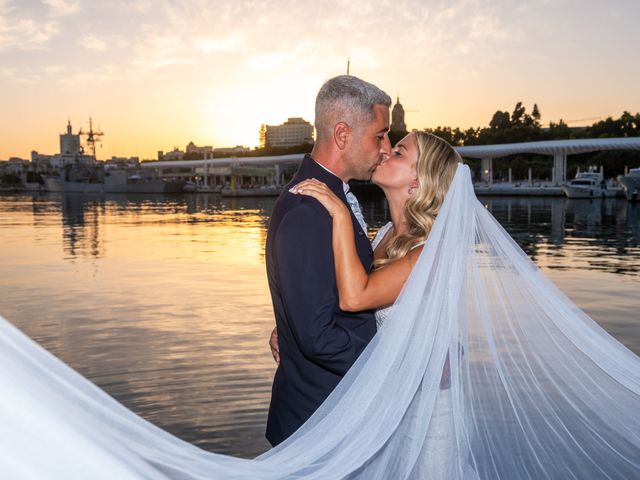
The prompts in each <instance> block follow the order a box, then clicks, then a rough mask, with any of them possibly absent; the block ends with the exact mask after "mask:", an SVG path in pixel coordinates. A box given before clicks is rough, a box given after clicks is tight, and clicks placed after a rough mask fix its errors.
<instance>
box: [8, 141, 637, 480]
mask: <svg viewBox="0 0 640 480" xmlns="http://www.w3.org/2000/svg"><path fill="white" fill-rule="evenodd" d="M374 180H375V181H376V182H377V183H378V184H379V185H380V186H381V187H382V188H383V190H384V191H385V194H386V195H387V196H388V200H389V206H390V210H391V218H392V222H391V223H390V224H389V225H387V226H386V227H385V228H383V229H382V230H381V232H380V233H379V234H378V237H377V238H376V246H377V248H376V250H375V265H376V266H377V268H376V269H375V270H374V271H373V273H371V274H368V273H367V272H365V271H364V270H363V269H362V268H360V269H358V268H353V267H354V264H353V252H352V251H351V250H350V247H349V245H350V244H351V245H353V241H352V240H351V242H349V240H350V236H353V231H352V230H350V228H351V227H346V225H342V224H343V223H344V221H343V216H344V213H345V212H344V211H343V210H341V208H342V207H340V208H339V206H337V205H336V202H335V201H334V199H333V198H332V197H331V196H330V195H328V194H327V193H326V190H325V189H324V187H323V185H322V184H320V183H319V182H315V181H307V182H303V183H302V184H299V185H297V186H296V187H294V191H295V192H297V193H299V194H302V195H310V196H313V197H315V198H317V199H318V200H319V201H320V202H321V203H322V204H323V205H324V206H325V207H326V208H327V209H328V210H329V212H330V213H331V214H332V215H333V219H334V227H333V228H334V235H333V242H334V252H335V263H336V272H337V276H338V287H339V291H340V300H341V306H342V307H343V308H346V309H360V308H364V307H363V306H367V307H380V308H379V310H378V313H377V319H378V322H379V323H380V329H379V334H377V335H376V336H375V337H374V338H373V340H372V341H371V342H370V344H369V346H368V347H367V348H366V349H365V351H364V352H363V353H362V354H361V355H360V357H359V358H358V360H357V361H356V363H355V364H354V366H353V367H352V368H351V369H350V370H349V372H348V373H347V374H346V376H345V377H344V378H343V380H342V381H341V382H340V384H339V385H338V386H337V387H336V389H335V390H334V391H333V392H332V394H331V395H330V396H329V397H328V398H327V400H326V401H325V402H324V403H323V404H322V405H321V406H320V408H319V409H318V410H317V411H316V413H315V414H314V415H313V416H312V417H311V418H310V419H309V420H308V421H307V422H306V423H305V424H304V425H303V426H302V427H301V428H300V429H299V430H297V431H296V432H295V433H294V434H293V435H292V436H291V437H290V438H289V439H287V440H286V441H284V442H283V443H281V444H280V445H278V446H277V447H276V448H274V449H272V450H270V451H268V452H266V453H265V454H263V455H261V456H259V457H257V458H256V459H253V460H245V459H239V458H233V457H227V456H223V455H217V454H212V453H209V452H205V451H203V450H201V449H199V448H197V447H195V446H193V445H191V444H188V443H186V442H183V441H181V440H179V439H177V438H176V437H173V436H172V435H170V434H168V433H167V432H164V431H163V430H161V429H159V428H157V427H155V426H154V425H152V424H150V423H148V422H146V421H145V420H143V419H142V418H140V417H138V416H136V415H135V414H133V413H132V412H131V411H129V410H127V409H126V408H124V407H123V406H122V405H120V404H118V403H117V402H116V401H115V400H113V399H112V398H111V397H109V396H108V395H107V394H105V393H104V392H103V391H101V390H100V389H99V388H97V387H96V386H94V385H93V384H91V383H90V382H89V381H87V380H86V379H84V378H83V377H82V376H80V375H79V374H78V373H76V372H74V371H73V370H72V369H70V368H69V367H67V366H66V365H64V364H63V363H62V362H61V361H60V360H58V359H56V358H55V357H54V356H52V355H51V354H49V353H48V352H46V351H45V350H43V349H42V348H41V347H39V346H38V345H37V344H35V343H34V342H32V341H31V340H29V339H28V338H27V337H26V336H24V335H23V334H22V333H20V332H19V331H18V330H17V329H15V328H14V327H12V326H11V325H10V324H9V323H8V322H6V321H4V320H1V319H0V388H1V389H2V390H1V392H0V425H2V426H3V429H2V435H0V478H11V479H21V478H38V479H39V478H47V479H58V478H60V479H76V478H77V479H88V478H90V479H100V478H105V479H106V478H109V479H113V478H118V479H128V478H132V479H134V478H136V479H137V478H149V479H156V478H157V479H164V478H172V479H175V478H177V479H212V478H214V479H284V478H291V479H293V478H305V479H306V478H315V479H337V478H367V479H369V478H378V479H392V478H393V479H420V478H441V479H455V478H464V479H466V478H481V479H519V478H535V479H537V478H575V479H587V478H588V479H592V478H607V479H610V478H620V479H627V478H638V477H639V476H640V417H639V416H638V415H637V412H638V408H639V407H640V359H639V358H638V357H637V356H635V355H634V354H633V353H631V352H630V351H629V350H627V349H626V348H625V347H624V346H622V345H621V344H620V343H618V342H617V341H616V340H614V339H613V338H612V337H611V336H609V335H608V334H607V333H606V332H605V331H604V330H602V329H601V328H600V327H599V326H598V325H597V324H596V323H595V322H594V321H593V320H592V319H590V318H589V317H588V316H587V315H585V314H584V313H583V312H582V311H581V310H580V309H579V308H577V307H576V306H575V305H574V304H573V303H572V302H571V301H570V300H569V299H568V298H567V297H565V296H564V295H563V294H562V293H561V292H560V291H559V290H558V289H557V288H556V287H555V286H554V285H553V284H552V283H551V282H550V281H549V280H547V279H546V278H545V277H544V275H543V274H542V273H541V272H540V271H539V270H538V269H537V268H536V266H535V265H534V264H533V263H532V262H531V261H530V260H529V258H528V257H527V256H526V254H525V253H524V252H523V251H522V250H521V249H520V248H519V247H518V246H517V245H516V244H515V242H513V240H512V239H511V238H510V237H509V235H508V234H507V233H506V232H505V231H504V230H503V229H502V227H501V226H500V225H499V224H498V223H497V222H496V221H495V219H494V218H493V217H492V216H491V214H490V213H489V212H488V211H487V210H486V209H485V208H484V207H483V206H482V204H480V203H479V202H478V201H477V199H476V198H475V195H474V192H473V185H472V183H471V176H470V172H469V169H468V167H467V166H465V165H463V164H461V163H459V157H458V156H457V154H456V153H455V151H454V150H453V149H452V148H451V147H450V146H449V145H447V144H446V143H445V142H444V141H442V140H440V139H438V138H436V137H434V136H432V135H428V134H424V133H415V134H410V135H409V136H408V137H406V138H405V139H403V140H402V141H401V142H399V144H398V145H397V146H396V147H395V148H394V150H393V153H392V155H391V156H390V157H389V158H388V159H385V160H384V161H382V162H381V163H380V164H379V165H378V167H377V169H376V172H375V175H374Z"/></svg>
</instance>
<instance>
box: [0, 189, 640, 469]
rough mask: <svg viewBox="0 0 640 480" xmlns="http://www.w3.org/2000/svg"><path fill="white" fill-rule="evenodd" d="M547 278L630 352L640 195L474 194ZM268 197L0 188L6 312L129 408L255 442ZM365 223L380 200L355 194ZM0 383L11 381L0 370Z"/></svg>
mask: <svg viewBox="0 0 640 480" xmlns="http://www.w3.org/2000/svg"><path fill="white" fill-rule="evenodd" d="M480 200H481V201H482V203H483V204H485V206H486V207H487V208H488V209H489V210H490V211H491V212H492V213H493V214H494V215H495V216H496V217H497V218H498V220H499V221H500V222H501V223H502V224H503V225H504V226H505V228H506V229H507V230H508V231H509V232H510V233H511V235H512V236H513V237H514V238H515V240H516V241H517V242H518V244H519V245H520V246H521V247H522V248H523V249H524V250H525V251H526V252H527V254H528V255H530V256H531V258H532V259H533V260H534V261H535V262H536V263H537V264H538V265H539V266H540V267H541V268H542V269H543V270H544V271H545V273H546V274H548V275H549V276H550V277H551V278H552V279H553V280H554V282H555V283H556V284H557V285H558V286H559V287H560V288H561V289H562V290H563V291H564V292H565V293H566V294H567V295H568V296H569V297H570V298H571V299H572V300H573V301H575V302H576V303H577V304H578V305H579V306H580V307H581V308H582V309H584V310H585V311H586V312H587V313H588V314H589V315H591V316H592V317H593V318H594V319H595V320H596V321H597V322H598V323H600V324H601V325H602V326H603V327H604V328H605V329H606V330H607V331H608V332H609V333H611V334H612V335H613V336H615V337H616V338H617V339H618V340H619V341H621V342H622V343H623V344H624V345H626V346H627V347H628V348H629V349H631V350H632V351H634V352H635V353H636V354H640V206H639V205H633V204H630V203H627V202H626V201H625V200H623V199H616V198H613V199H607V200H567V199H564V198H536V197H527V198H516V197H500V198H498V197H480ZM274 203H275V199H273V198H255V199H251V198H237V199H230V198H221V197H220V196H218V195H214V194H200V195H161V194H158V195H124V194H112V195H109V194H106V195H91V194H5V195H0V273H1V275H0V291H1V292H2V294H1V295H0V314H1V315H3V316H4V317H5V318H7V319H8V320H9V321H11V322H12V323H13V324H14V325H16V326H17V327H19V328H20V329H22V330H23V331H24V332H25V333H26V334H27V335H29V336H30V337H31V338H33V339H34V340H36V341H37V342H38V343H40V344H41V345H43V346H44V347H45V348H47V349H48V350H49V351H51V352H52V353H53V354H55V355H57V356H58V357H60V358H61V359H63V360H64V361H65V362H66V363H68V364H69V365H71V366H72V367H73V368H75V369H76V370H78V371H79V372H80V373H81V374H83V375H85V376H86V377H88V378H89V379H91V380H92V381H93V382H95V383H96V384H97V385H99V386H100V387H101V388H103V389H104V390H105V391H107V392H108V393H109V394H110V395H112V396H113V397H115V398H116V399H117V400H119V401H120V402H122V403H123V404H124V405H126V406H127V407H128V408H130V409H131V410H133V411H134V412H136V413H138V414H139V415H141V416H143V417H144V418H146V419H148V420H149V421H151V422H153V423H154V424H156V425H158V426H160V427H162V428H164V429H166V430H168V431H170V432H171V433H173V434H175V435H178V436H179V437H181V438H183V439H184V440H186V441H188V442H191V443H194V444H196V445H198V446H201V447H202V448H205V449H207V450H211V451H215V452H219V453H227V454H233V455H239V456H244V457H252V456H255V455H257V454H259V453H261V452H263V451H265V450H266V449H267V448H268V444H267V442H266V440H264V426H265V422H266V415H267V408H268V403H269V395H270V387H271V381H272V377H273V372H274V370H275V364H274V362H273V359H272V358H271V355H270V352H269V348H268V344H267V341H268V336H269V333H270V331H271V329H272V328H273V325H274V320H273V312H272V309H271V300H270V296H269V290H268V286H267V280H266V273H265V265H264V244H265V240H266V232H267V225H268V222H269V216H270V213H271V211H272V208H273V206H274ZM364 213H365V217H366V218H367V219H368V221H369V222H370V227H371V230H370V233H371V234H373V233H374V232H375V231H376V229H378V228H379V227H380V226H382V225H383V224H384V223H386V221H387V215H388V212H387V210H386V208H385V204H384V201H383V200H375V201H371V202H367V203H366V204H364ZM1 388H10V386H5V385H2V386H1Z"/></svg>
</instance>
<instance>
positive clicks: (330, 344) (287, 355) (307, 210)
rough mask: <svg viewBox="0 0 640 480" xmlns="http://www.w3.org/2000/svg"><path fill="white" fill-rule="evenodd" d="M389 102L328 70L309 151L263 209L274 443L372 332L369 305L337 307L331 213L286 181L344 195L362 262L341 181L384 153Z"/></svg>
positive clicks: (358, 226) (356, 219)
mask: <svg viewBox="0 0 640 480" xmlns="http://www.w3.org/2000/svg"><path fill="white" fill-rule="evenodd" d="M390 106H391V98H390V97H389V96H388V95H387V94H386V93H384V92H383V91H382V90H380V89H379V88H378V87H376V86H375V85H372V84H370V83H367V82H365V81H363V80H360V79H359V78H356V77H353V76H349V75H343V76H339V77H335V78H332V79H330V80H328V81H327V82H326V83H325V84H324V85H323V86H322V88H321V89H320V91H319V92H318V96H317V97H316V108H315V109H316V112H315V127H316V142H315V145H314V147H313V151H312V152H311V154H310V155H305V157H304V159H303V161H302V164H301V166H300V169H299V170H298V172H297V174H296V176H295V177H294V179H293V180H292V181H291V184H290V185H288V186H287V187H286V190H285V192H284V193H283V194H282V195H280V198H278V201H277V203H276V206H275V208H274V211H273V214H272V216H271V222H270V225H269V232H268V235H267V245H266V264H267V276H268V280H269V289H270V290H271V299H272V302H273V310H274V313H275V317H276V330H277V338H276V340H277V343H278V345H279V348H278V352H279V365H278V368H277V370H276V373H275V377H274V379H273V387H272V392H271V405H270V407H269V418H268V420H267V432H266V437H267V439H268V440H269V442H271V444H272V445H274V446H275V445H277V444H279V443H281V442H282V441H284V440H285V439H286V438H288V437H289V436H290V435H291V434H292V433H293V432H295V431H296V430H297V429H298V427H300V426H301V425H302V424H303V423H304V422H305V421H306V420H307V419H308V418H309V417H310V416H311V415H312V414H313V412H315V410H316V409H317V408H318V407H319V406H320V404H321V403H322V402H323V401H324V400H325V398H327V396H328V395H329V394H330V393H331V391H332V390H333V389H334V388H335V386H336V385H337V384H338V382H339V381H340V379H341V378H342V377H343V376H344V374H345V373H346V372H347V370H349V368H350V367H351V365H353V363H354V362H355V360H356V359H357V358H358V356H359V355H360V353H361V352H362V351H363V350H364V348H365V347H366V346H367V344H368V342H369V341H370V340H371V338H372V337H373V335H374V334H375V332H376V324H375V318H374V315H373V312H372V311H364V312H359V313H348V312H343V311H342V310H340V308H339V302H338V291H337V287H336V278H335V271H334V265H333V252H332V246H331V217H330V216H329V214H328V213H327V211H326V209H324V208H323V207H322V205H320V203H318V202H317V201H316V200H315V199H313V198H311V197H305V196H301V195H293V194H291V193H289V192H288V189H289V187H291V186H293V185H295V184H297V183H299V182H301V181H302V180H304V179H307V178H316V179H318V180H320V181H322V182H324V183H326V184H327V185H328V186H329V188H331V189H332V190H333V192H334V193H335V194H336V195H337V196H338V197H339V198H341V199H342V200H343V201H344V202H345V204H347V205H349V206H350V208H351V209H352V212H353V215H352V221H353V228H354V231H355V232H356V248H357V251H358V255H359V257H360V260H361V261H362V264H363V265H364V267H365V268H366V269H367V270H370V268H371V261H372V257H373V251H372V250H371V245H370V243H369V240H368V237H367V234H366V231H365V230H364V229H365V228H366V225H364V220H363V219H362V215H361V213H360V210H359V207H358V204H357V201H356V200H355V197H354V196H353V194H351V193H349V186H348V185H347V182H348V181H349V180H351V179H358V180H368V179H369V178H371V173H372V171H373V169H374V168H375V166H376V165H377V163H378V162H379V161H380V160H381V158H382V156H384V155H388V154H389V153H390V150H391V145H390V143H389V137H388V135H387V133H388V130H389V107H390ZM276 330H274V334H275V332H276ZM274 338H275V337H274Z"/></svg>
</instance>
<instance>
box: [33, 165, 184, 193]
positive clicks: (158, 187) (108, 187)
mask: <svg viewBox="0 0 640 480" xmlns="http://www.w3.org/2000/svg"><path fill="white" fill-rule="evenodd" d="M44 182H45V188H46V190H47V191H49V192H77V193H181V192H183V190H184V182H182V181H174V180H171V181H165V180H163V179H162V178H158V177H156V176H155V175H154V174H152V173H151V172H149V171H137V170H133V171H132V170H131V169H109V170H105V169H102V168H97V167H95V168H87V167H82V168H81V167H72V168H66V169H64V170H63V171H62V172H61V174H60V175H59V176H48V177H45V179H44Z"/></svg>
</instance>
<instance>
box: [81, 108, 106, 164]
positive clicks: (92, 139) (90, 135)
mask: <svg viewBox="0 0 640 480" xmlns="http://www.w3.org/2000/svg"><path fill="white" fill-rule="evenodd" d="M78 135H83V136H86V137H87V140H86V141H87V145H88V146H89V153H90V154H91V155H93V158H94V160H95V158H96V143H100V142H101V139H100V137H102V136H103V135H104V133H102V132H101V131H100V130H94V129H93V121H92V119H91V117H89V131H88V132H83V131H82V129H80V131H79V132H78Z"/></svg>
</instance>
